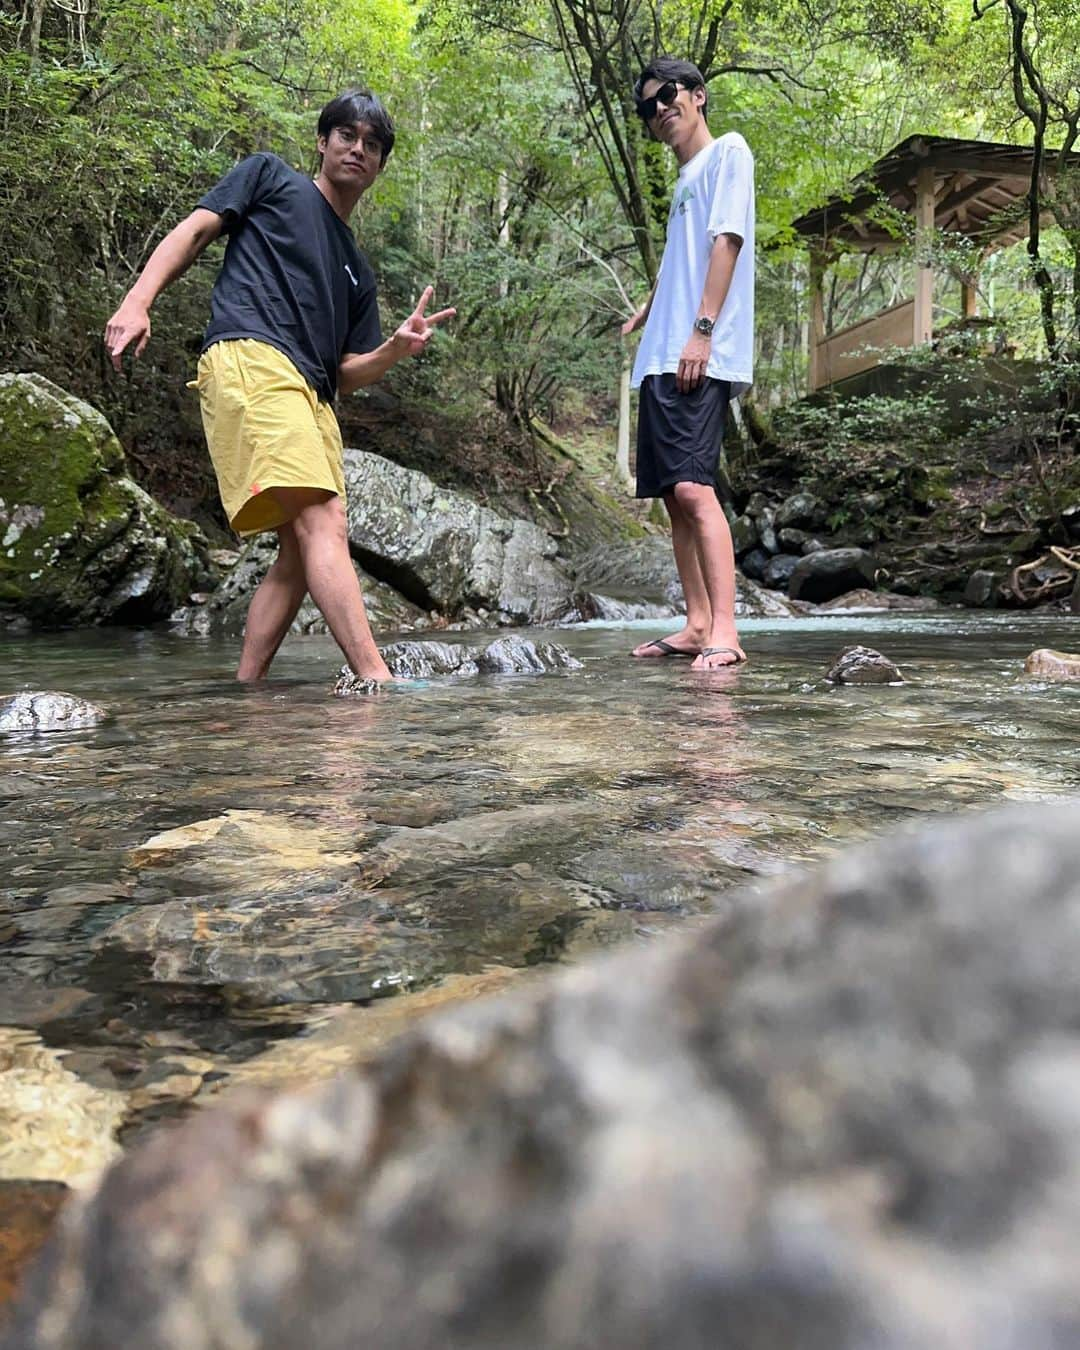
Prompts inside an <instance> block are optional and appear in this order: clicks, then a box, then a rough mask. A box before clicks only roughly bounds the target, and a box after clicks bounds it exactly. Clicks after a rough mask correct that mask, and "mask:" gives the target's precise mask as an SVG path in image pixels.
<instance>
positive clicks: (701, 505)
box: [671, 483, 717, 519]
mask: <svg viewBox="0 0 1080 1350" xmlns="http://www.w3.org/2000/svg"><path fill="white" fill-rule="evenodd" d="M671 499H672V502H673V503H674V505H675V507H676V509H677V510H679V511H681V512H682V513H683V515H685V516H689V517H690V518H691V519H697V518H699V517H701V516H703V515H705V514H707V513H708V512H710V511H712V510H714V509H715V508H716V506H717V500H716V492H715V490H714V489H713V488H711V487H710V486H709V485H708V484H707V483H675V484H674V485H673V486H672V489H671Z"/></svg>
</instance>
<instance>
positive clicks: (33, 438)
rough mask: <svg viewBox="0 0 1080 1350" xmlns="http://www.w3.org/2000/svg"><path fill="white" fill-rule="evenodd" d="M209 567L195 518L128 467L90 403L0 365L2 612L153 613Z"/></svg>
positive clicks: (88, 619)
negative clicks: (182, 516) (156, 494)
mask: <svg viewBox="0 0 1080 1350" xmlns="http://www.w3.org/2000/svg"><path fill="white" fill-rule="evenodd" d="M213 579H214V573H213V568H212V566H211V564H210V562H209V560H208V558H207V552H206V544H205V541H204V540H203V538H202V535H201V534H200V532H199V531H198V529H197V528H196V527H195V526H194V525H191V524H189V523H188V522H186V521H181V520H177V519H176V518H175V517H174V516H171V515H170V514H169V513H168V512H167V511H165V510H164V509H163V508H162V507H161V506H159V505H158V504H157V502H155V501H154V500H153V498H152V497H150V496H148V495H147V493H145V492H144V491H143V490H142V488H140V487H139V486H138V485H137V484H136V483H134V482H132V480H131V479H130V478H128V477H127V476H126V474H125V464H124V453H123V451H122V450H121V448H120V443H119V441H117V439H116V437H115V436H114V435H113V432H112V428H111V427H110V426H109V424H108V422H106V420H105V418H104V417H102V415H101V414H100V413H99V412H98V411H97V410H96V409H94V408H92V407H91V406H90V405H89V404H88V403H84V402H82V400H81V399H77V398H75V397H74V396H73V395H71V394H68V393H65V391H64V390H63V389H60V388H58V387H57V386H56V385H55V384H52V383H50V381H48V380H46V379H45V378H44V377H43V376H41V375H11V374H8V375H0V619H2V618H5V617H6V618H8V619H11V618H13V617H20V618H22V619H26V620H29V621H30V622H31V623H33V624H37V625H50V626H56V625H68V624H101V623H150V622H153V621H155V620H157V619H163V618H166V617H167V616H168V615H169V614H171V613H172V611H173V610H174V609H175V608H176V607H177V605H179V604H182V603H183V602H184V601H185V600H186V599H187V597H188V595H189V594H190V593H191V592H193V591H201V590H204V589H205V588H206V586H207V585H208V584H211V583H212V581H213Z"/></svg>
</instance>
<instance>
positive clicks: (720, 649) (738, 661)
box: [698, 647, 746, 674]
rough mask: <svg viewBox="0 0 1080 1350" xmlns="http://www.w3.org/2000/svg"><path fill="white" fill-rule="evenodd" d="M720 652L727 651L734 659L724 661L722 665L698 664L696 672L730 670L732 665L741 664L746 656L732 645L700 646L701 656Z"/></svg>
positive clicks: (716, 654) (717, 654)
mask: <svg viewBox="0 0 1080 1350" xmlns="http://www.w3.org/2000/svg"><path fill="white" fill-rule="evenodd" d="M721 652H729V653H730V654H731V655H732V656H733V657H734V658H735V660H734V661H725V662H724V664H723V665H722V666H699V667H698V673H699V674H700V673H701V671H703V670H705V671H709V670H730V669H731V667H732V666H741V665H742V663H743V662H744V661H745V660H746V657H745V656H743V655H742V653H741V652H738V651H736V650H735V648H734V647H702V649H701V655H702V656H719V655H720V653H721Z"/></svg>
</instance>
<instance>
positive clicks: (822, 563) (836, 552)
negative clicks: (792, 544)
mask: <svg viewBox="0 0 1080 1350" xmlns="http://www.w3.org/2000/svg"><path fill="white" fill-rule="evenodd" d="M876 576H877V564H876V563H875V561H874V558H873V556H872V555H871V554H870V553H867V552H866V550H865V549H861V548H827V549H822V550H821V551H820V552H818V553H808V554H806V555H805V556H804V557H802V558H800V559H799V561H798V563H797V565H796V566H795V568H794V569H793V571H792V573H791V580H790V581H789V583H788V594H789V595H790V596H791V597H792V599H793V600H812V601H815V602H817V603H820V602H821V601H823V600H832V599H833V598H834V597H836V596H838V595H843V594H844V593H845V592H846V591H853V590H855V589H857V588H858V587H862V586H867V587H872V586H873V585H874V582H875V580H876Z"/></svg>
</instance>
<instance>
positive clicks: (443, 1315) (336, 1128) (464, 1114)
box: [11, 803, 1080, 1350]
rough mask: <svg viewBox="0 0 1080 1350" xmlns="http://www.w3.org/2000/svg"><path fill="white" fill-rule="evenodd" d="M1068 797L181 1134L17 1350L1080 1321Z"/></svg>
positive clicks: (680, 1338)
mask: <svg viewBox="0 0 1080 1350" xmlns="http://www.w3.org/2000/svg"><path fill="white" fill-rule="evenodd" d="M1078 811H1080V804H1078V803H1071V804H1065V805H1061V806H1050V805H1047V804H1044V803H1040V804H1039V805H1037V806H1026V807H1021V808H1013V809H1012V810H1010V811H1008V812H998V813H993V814H989V815H986V816H980V817H977V818H974V819H971V820H963V821H957V820H948V821H946V822H944V823H939V824H936V825H934V826H933V827H931V828H927V829H925V830H924V831H923V832H922V833H920V834H905V835H903V836H901V837H900V838H898V839H895V840H891V841H885V842H882V843H878V844H875V845H872V846H870V847H867V848H862V849H859V850H856V851H852V852H851V853H849V854H847V855H845V856H842V857H840V858H837V859H834V860H833V861H832V862H830V863H829V864H828V865H826V866H825V867H823V868H821V869H819V870H816V871H815V872H813V873H811V874H808V875H802V876H795V877H785V878H782V879H781V880H780V881H779V882H777V883H773V884H770V885H769V886H768V888H767V889H764V890H758V891H756V892H754V893H742V894H739V895H734V896H733V895H732V894H731V893H729V894H728V897H727V899H728V903H727V905H726V906H725V911H724V913H723V915H722V916H719V917H717V918H715V919H713V920H712V921H711V922H710V923H708V924H707V925H706V926H703V927H700V928H698V929H697V930H696V931H695V932H694V933H693V934H692V935H690V936H688V937H687V938H685V939H683V940H679V939H671V940H668V941H666V942H664V943H660V944H656V945H654V946H653V947H651V948H650V949H647V950H646V951H644V952H635V953H633V954H629V955H627V954H623V955H620V956H617V957H615V958H614V959H609V960H606V961H603V962H597V963H594V964H592V965H591V966H588V967H585V968H581V969H578V970H575V971H572V972H569V973H568V974H567V975H565V976H562V977H561V978H559V979H556V980H549V981H544V982H543V983H539V982H537V983H536V984H534V985H533V986H532V987H531V989H529V990H526V991H522V992H520V993H518V994H511V995H509V996H505V997H502V998H500V999H497V1000H494V1001H483V1002H479V1003H475V1004H472V1005H471V1006H469V1007H464V1008H458V1009H453V1010H451V1011H449V1012H446V1013H443V1014H440V1015H438V1016H436V1017H434V1018H431V1019H429V1020H428V1021H426V1022H425V1023H423V1024H421V1025H420V1026H418V1027H417V1028H415V1029H413V1030H412V1031H410V1032H409V1033H408V1034H407V1035H406V1036H405V1037H404V1038H403V1039H402V1040H400V1041H399V1042H397V1043H396V1045H394V1046H391V1047H390V1048H389V1049H387V1050H385V1051H383V1052H382V1053H381V1054H380V1055H379V1056H378V1057H377V1058H375V1060H374V1061H373V1062H372V1063H371V1064H370V1066H369V1067H368V1069H367V1070H366V1071H365V1072H363V1073H359V1072H352V1073H346V1074H344V1075H342V1076H341V1077H340V1078H338V1079H337V1080H335V1081H334V1082H333V1083H331V1084H324V1085H321V1086H317V1087H315V1088H314V1089H311V1090H308V1091H306V1092H304V1093H291V1094H290V1093H284V1094H281V1095H279V1096H277V1097H269V1096H258V1097H250V1098H248V1099H247V1101H246V1102H241V1101H237V1102H235V1104H233V1105H232V1106H231V1108H229V1109H214V1110H207V1111H205V1112H201V1113H199V1114H198V1115H196V1116H194V1117H192V1118H190V1119H188V1120H186V1121H185V1122H183V1123H182V1124H181V1125H180V1126H179V1127H178V1128H176V1129H174V1130H171V1131H169V1132H168V1133H167V1134H166V1133H163V1132H159V1133H158V1134H157V1135H155V1136H152V1137H150V1138H149V1139H148V1140H147V1142H146V1143H145V1145H143V1146H141V1147H136V1148H135V1149H134V1150H133V1151H132V1153H131V1154H130V1155H129V1156H128V1157H127V1158H126V1159H125V1160H124V1161H123V1162H122V1163H120V1164H119V1165H118V1166H116V1167H115V1168H113V1169H112V1170H111V1171H110V1173H109V1174H108V1175H107V1177H106V1178H105V1180H104V1182H103V1184H102V1185H101V1186H100V1188H99V1189H98V1190H97V1192H96V1193H95V1194H94V1195H93V1196H92V1197H91V1198H89V1199H88V1200H81V1199H78V1198H77V1199H76V1200H75V1201H74V1202H73V1203H72V1204H71V1205H69V1206H68V1207H66V1208H65V1211H64V1213H63V1214H62V1216H61V1219H60V1223H59V1225H58V1228H57V1233H56V1236H55V1238H54V1240H53V1241H52V1243H51V1244H50V1245H49V1247H48V1248H47V1251H46V1254H45V1256H44V1258H43V1260H42V1262H41V1263H40V1264H39V1265H38V1267H37V1268H36V1270H35V1271H34V1272H32V1273H31V1275H30V1277H29V1279H28V1281H27V1285H26V1288H25V1292H24V1295H23V1299H22V1303H21V1307H19V1308H18V1309H17V1310H16V1312H15V1317H14V1324H13V1329H12V1339H11V1344H12V1346H18V1347H20V1350H46V1347H50V1348H52V1347H59V1346H63V1347H65V1350H90V1347H92V1346H94V1347H96V1346H102V1345H132V1346H135V1345H139V1346H142V1345H145V1346H161V1347H166V1346H172V1347H183V1350H214V1348H215V1347H223V1346H226V1345H239V1344H244V1345H252V1346H260V1347H262V1348H263V1350H286V1347H292V1346H295V1345H311V1346H317V1347H318V1348H319V1350H352V1347H354V1346H355V1345H356V1344H357V1329H358V1328H362V1329H363V1342H364V1345H365V1346H366V1347H368V1350H391V1348H392V1350H429V1347H432V1346H440V1347H447V1350H464V1347H478V1346H499V1347H500V1348H501V1350H555V1347H559V1348H560V1350H566V1348H567V1347H573V1348H575V1350H577V1348H583V1347H587V1346H591V1345H595V1344H596V1343H597V1334H598V1333H597V1329H598V1328H602V1340H603V1343H604V1344H606V1345H611V1346H618V1347H619V1350H657V1347H661V1346H678V1347H711V1346H716V1345H725V1346H728V1345H729V1346H733V1347H735V1346H737V1347H740V1348H742V1347H746V1348H747V1350H749V1347H760V1348H761V1350H777V1348H778V1347H783V1350H867V1347H869V1346H875V1347H883V1348H885V1347H888V1348H890V1350H892V1348H899V1347H903V1350H970V1347H973V1346H980V1347H982V1346H993V1347H995V1350H1031V1347H1033V1346H1036V1345H1037V1346H1039V1347H1040V1350H1072V1347H1074V1346H1075V1345H1076V1344H1077V1343H1078V1341H1080V1306H1078V1304H1077V1299H1076V1272H1075V1234H1076V1232H1077V1231H1080V1189H1078V1187H1077V1185H1076V1183H1075V1177H1076V1171H1077V1166H1078V1151H1080V1143H1078V1140H1080V1131H1078V1129H1077V1121H1078V1110H1077V1091H1076V1084H1077V1074H1078V1070H1077V1065H1078V1063H1080V1034H1078V1030H1077V1028H1078V1025H1080V1022H1078V1019H1077V995H1076V982H1075V971H1076V969H1077V966H1078V964H1080V925H1078V924H1077V923H1076V921H1075V915H1076V912H1077V907H1078V906H1080V831H1078V830H1077V828H1076V822H1077V813H1078Z"/></svg>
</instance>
